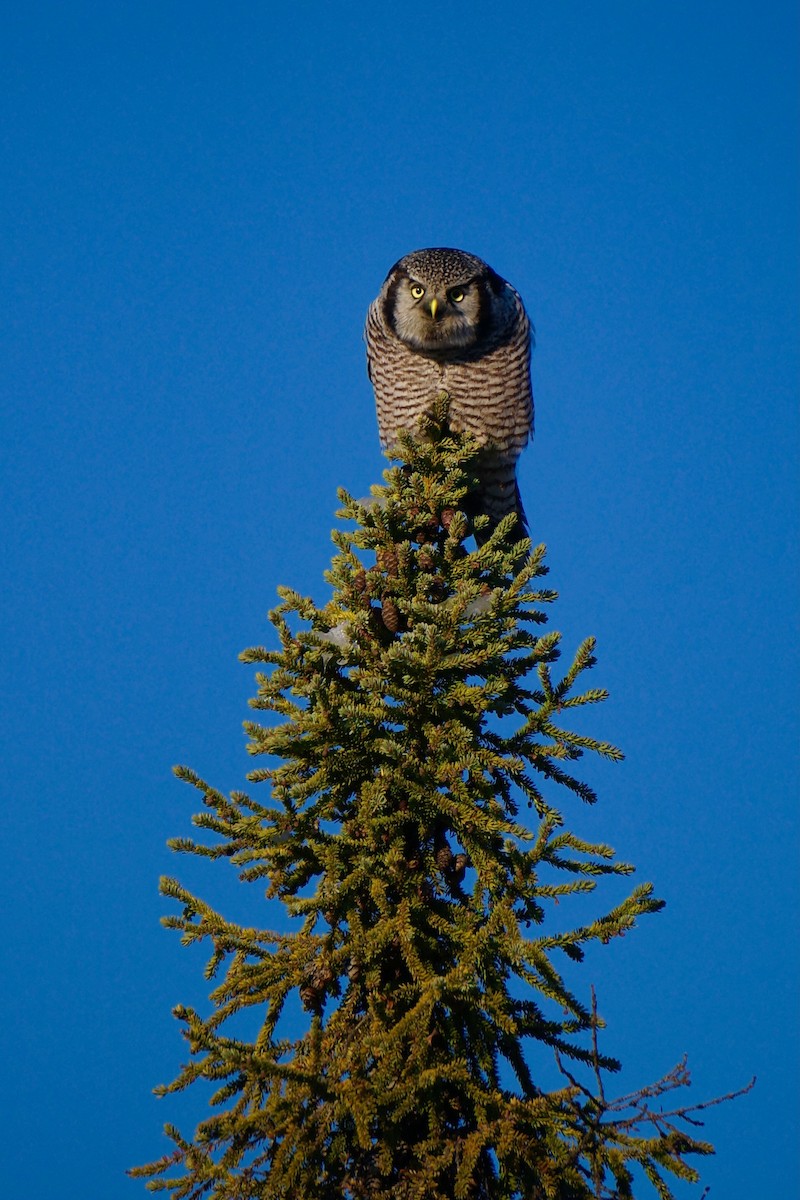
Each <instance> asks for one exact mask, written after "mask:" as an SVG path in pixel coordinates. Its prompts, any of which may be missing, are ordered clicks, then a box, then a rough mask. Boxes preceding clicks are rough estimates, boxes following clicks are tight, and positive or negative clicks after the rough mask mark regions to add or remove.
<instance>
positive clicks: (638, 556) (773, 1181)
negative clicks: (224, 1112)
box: [0, 0, 798, 1200]
mask: <svg viewBox="0 0 800 1200" xmlns="http://www.w3.org/2000/svg"><path fill="white" fill-rule="evenodd" d="M797 34H798V30H797V20H796V16H795V5H794V4H792V3H789V2H786V3H784V2H782V0H773V2H772V3H770V4H763V3H759V4H757V3H754V2H741V0H726V2H724V3H723V2H722V0H701V2H700V3H698V2H697V0H694V2H692V3H688V2H686V0H677V2H676V3H672V4H656V3H642V2H641V0H629V2H615V0H609V2H606V3H602V4H600V3H597V2H591V0H578V2H574V3H573V2H565V3H559V4H553V3H548V4H545V3H541V2H539V0H535V2H533V3H521V0H516V2H515V3H510V2H507V0H496V2H495V3H493V4H491V5H483V4H478V3H468V2H466V3H465V2H462V3H458V4H456V3H453V2H452V0H439V2H438V3H436V4H430V3H429V4H422V3H419V0H409V2H406V3H404V4H403V5H402V6H400V5H391V6H389V5H381V6H375V7H374V8H370V7H368V6H367V5H361V4H359V5H356V4H348V3H343V4H335V5H334V4H323V3H302V2H301V3H297V4H294V5H285V4H284V5H280V6H278V5H268V4H266V3H260V4H243V3H230V4H226V5H224V6H223V5H221V4H212V3H208V2H204V0H201V2H199V3H193V4H180V3H164V2H163V0H162V2H161V3H159V4H153V3H151V2H150V0H139V2H137V3H136V4H133V3H128V4H117V3H113V2H111V3H107V4H104V5H99V4H97V5H89V4H86V3H85V2H82V0H78V2H75V3H69V4H63V3H62V4H56V3H38V2H37V0H28V2H27V3H25V4H6V5H4V6H3V14H2V17H1V18H0V79H2V83H0V104H1V105H2V159H3V169H2V173H0V210H1V211H2V227H3V237H2V245H0V256H1V257H2V266H1V267H0V278H2V306H3V310H4V320H3V322H2V328H1V329H0V358H1V359H2V362H1V364H0V380H1V383H0V387H1V388H2V393H1V395H2V400H1V403H2V436H1V437H0V471H1V472H2V488H1V489H0V505H2V509H3V511H2V518H1V522H0V538H1V539H2V563H3V586H2V589H1V590H0V613H1V622H2V623H1V627H0V667H1V669H2V674H3V687H2V696H3V712H2V739H3V743H4V747H3V754H2V766H0V770H1V771H2V798H3V826H4V842H3V845H4V852H3V873H2V886H3V891H4V893H5V895H4V899H3V907H4V912H5V921H4V955H3V958H4V961H3V983H2V993H3V1010H2V1021H1V1022H0V1030H1V1031H2V1038H3V1041H4V1050H3V1067H4V1071H3V1074H4V1076H5V1086H4V1108H5V1115H4V1119H3V1133H2V1137H3V1139H4V1140H5V1142H6V1144H5V1145H4V1146H3V1148H2V1163H3V1166H2V1174H3V1192H4V1194H5V1195H8V1196H15V1197H17V1196H24V1197H25V1198H26V1200H51V1198H52V1197H55V1196H58V1197H59V1200H101V1198H102V1200H117V1198H118V1197H119V1198H125V1197H135V1196H137V1195H142V1194H143V1190H142V1187H141V1185H139V1184H136V1183H133V1182H130V1181H128V1180H127V1179H126V1178H125V1177H124V1175H123V1171H124V1168H126V1167H127V1166H129V1165H131V1164H134V1163H137V1162H141V1161H144V1160H146V1159H148V1158H151V1157H154V1156H156V1155H157V1154H159V1153H161V1151H162V1149H163V1147H164V1142H163V1141H162V1137H161V1132H160V1130H161V1125H162V1123H163V1121H164V1120H168V1119H177V1120H184V1119H185V1120H186V1121H187V1123H191V1119H192V1117H193V1116H195V1115H196V1114H197V1110H198V1103H197V1101H195V1102H188V1103H183V1102H181V1103H178V1102H175V1103H172V1102H169V1101H166V1102H165V1101H161V1102H158V1101H156V1100H155V1099H153V1097H152V1096H151V1094H150V1088H151V1087H152V1086H153V1085H154V1084H156V1083H158V1082H159V1081H163V1080H166V1079H169V1078H171V1077H172V1075H173V1073H174V1070H175V1068H176V1066H177V1064H178V1062H179V1061H180V1060H181V1059H182V1056H183V1049H184V1047H183V1043H182V1042H181V1040H180V1038H179V1034H178V1026H177V1024H176V1023H175V1022H174V1021H173V1020H172V1018H171V1017H170V1015H169V1012H170V1008H171V1006H172V1005H173V1004H175V1003H177V1002H186V1003H194V1004H197V1005H198V1006H202V1004H203V999H204V997H205V995H206V993H207V985H206V984H205V983H204V981H203V979H202V977H201V962H202V960H201V959H200V958H199V957H195V956H194V955H193V954H190V953H188V952H186V951H183V950H181V949H180V947H179V944H178V940H177V938H176V937H175V936H174V935H171V934H168V933H166V932H164V931H163V930H162V929H161V928H160V926H159V924H158V918H159V915H160V914H161V913H162V912H164V911H165V910H166V908H167V906H166V903H165V902H164V901H162V900H161V899H160V897H159V896H158V894H157V891H156V882H157V878H158V876H159V874H161V873H163V872H171V873H178V874H179V875H180V876H181V878H182V879H184V880H185V881H186V882H187V883H188V884H190V885H192V886H196V887H198V888H200V889H202V891H203V893H204V894H205V895H206V896H207V897H208V898H209V899H210V900H212V901H215V902H217V903H220V904H222V905H224V906H226V911H228V912H230V913H231V914H232V915H237V914H238V915H245V914H247V913H248V911H249V912H250V914H251V915H250V916H249V917H246V919H249V920H250V921H252V922H254V923H257V922H258V921H259V920H261V909H260V906H259V900H258V896H257V894H256V892H255V891H253V892H247V893H244V889H242V888H240V887H238V885H236V884H235V882H233V880H232V879H229V878H228V875H227V874H226V871H225V869H224V868H222V867H218V868H216V869H212V870H210V871H207V872H202V871H200V869H199V867H198V866H196V865H194V864H192V863H189V862H183V861H175V860H174V859H173V858H172V857H171V855H170V854H169V852H168V851H167V849H166V848H165V841H166V839H167V838H168V837H169V836H172V835H176V834H184V833H186V832H187V831H188V825H189V816H190V813H191V812H192V811H194V809H195V807H196V805H195V799H194V795H193V794H192V793H191V792H190V791H189V789H187V788H185V787H182V786H181V785H179V784H178V783H177V782H174V781H173V780H172V778H171V775H170V768H171V765H172V764H173V763H176V762H185V763H188V764H190V765H191V766H193V767H194V768H195V769H196V770H198V771H199V772H200V773H201V774H204V775H205V776H207V777H208V778H209V779H210V780H211V781H212V782H213V783H215V784H216V785H217V786H219V787H221V788H224V789H229V788H233V787H241V786H242V785H243V781H244V774H245V772H246V770H247V769H248V767H249V766H250V765H251V763H250V760H248V759H247V756H246V754H245V751H244V741H245V740H244V736H243V734H242V732H241V721H242V720H243V719H245V718H246V717H247V716H248V710H247V708H246V699H247V697H248V696H249V695H251V694H252V692H253V683H252V672H251V670H250V669H249V668H245V667H243V666H241V665H239V664H238V663H237V660H236V656H237V654H238V652H239V650H241V649H242V648H243V647H245V646H247V645H251V644H253V643H258V642H261V641H263V640H264V639H265V638H266V637H267V636H268V629H267V627H266V622H265V619H264V614H265V612H266V610H267V609H268V608H269V607H271V606H272V604H273V602H274V599H275V588H276V586H277V585H278V584H280V583H286V584H290V585H292V586H294V587H296V588H298V589H299V590H301V591H304V592H308V593H310V594H312V595H314V596H315V597H316V598H318V599H324V598H325V596H326V594H327V592H326V587H325V585H324V583H323V581H322V571H323V569H324V568H325V567H326V565H327V563H328V561H329V557H330V553H331V547H330V543H329V540H328V538H329V531H330V529H331V527H332V525H333V524H334V520H333V511H334V508H335V506H336V500H335V489H336V487H337V486H338V485H340V484H341V485H346V486H347V487H348V488H350V489H351V490H352V491H354V492H355V493H356V494H359V495H361V494H364V493H365V492H367V490H368V488H369V485H370V483H371V482H373V481H375V480H377V479H379V477H380V472H381V470H382V465H383V464H382V460H381V457H380V454H379V450H378V441H377V433H376V423H375V417H374V411H373V402H372V396H371V391H370V388H369V384H368V381H367V378H366V375H365V371H364V362H363V358H364V355H363V345H362V341H361V331H362V325H363V318H364V313H365V310H366V308H367V305H368V303H369V302H370V300H371V299H372V297H373V296H374V294H375V293H376V291H377V289H378V287H379V286H380V283H381V280H382V278H383V276H384V274H385V272H386V270H387V269H388V267H389V266H390V265H391V264H392V263H393V262H394V261H395V260H396V259H397V258H398V257H400V255H402V254H403V253H405V252H407V251H409V250H412V249H415V248H417V247H420V246H428V245H436V244H444V245H454V246H461V247H463V248H465V249H467V250H470V251H472V252H474V253H477V254H479V255H481V256H483V257H484V258H486V259H487V260H488V261H489V262H490V263H491V264H492V266H494V267H495V269H496V270H498V271H499V272H500V273H501V274H503V275H505V276H506V277H507V278H508V279H510V280H511V281H512V282H513V283H514V284H515V285H516V287H517V288H518V289H519V290H520V291H521V293H522V294H523V296H524V297H525V300H526V302H527V305H528V308H529V310H530V312H531V315H532V317H533V320H534V322H535V324H536V327H537V335H538V348H537V351H536V355H535V360H534V372H535V373H534V381H535V390H536V398H537V436H536V441H535V444H534V446H533V447H532V449H530V450H529V451H528V452H527V453H526V455H525V457H524V459H523V460H522V463H521V469H520V483H521V489H522V494H523V497H524V500H525V506H526V508H527V511H528V513H529V515H530V518H531V524H532V528H533V534H534V537H535V538H536V539H537V540H541V541H545V542H547V543H548V546H549V553H550V565H551V569H552V574H551V580H552V583H553V585H554V586H555V587H557V588H558V589H559V591H560V592H561V596H562V599H561V600H560V602H559V604H558V605H557V607H556V610H555V613H554V623H555V625H556V627H558V628H560V629H562V630H563V632H564V635H565V638H566V641H567V645H574V644H576V643H577V642H578V641H579V640H580V639H581V638H582V637H583V636H584V635H586V634H589V633H593V634H596V635H597V637H598V639H599V657H600V666H599V668H598V670H597V672H596V682H597V683H598V684H601V683H602V684H604V685H606V686H608V687H609V688H610V689H611V692H612V700H611V702H610V703H609V704H607V705H606V706H604V708H603V709H599V710H595V711H594V712H593V714H592V717H593V724H592V727H593V731H594V732H596V733H597V734H598V735H599V736H602V737H607V738H609V739H611V740H614V741H616V742H618V743H619V744H621V745H622V746H623V748H624V749H625V751H626V753H627V755H628V758H627V761H626V762H625V763H624V764H623V765H622V766H620V767H616V768H613V769H612V768H611V767H608V768H602V769H601V768H592V770H593V771H594V774H593V776H592V778H593V781H594V782H595V783H597V785H598V786H599V788H600V789H601V804H600V805H599V806H598V808H597V809H595V810H592V811H591V812H587V811H585V810H579V809H573V810H571V818H572V824H573V827H574V828H575V829H576V830H577V831H578V832H583V833H585V834H586V835H587V836H594V835H597V836H599V837H602V838H604V839H605V840H607V841H609V842H610V843H611V844H613V845H615V846H616V847H617V849H618V851H619V853H620V854H621V855H622V856H623V857H625V858H627V859H629V860H632V861H633V862H635V863H636V864H637V865H638V868H639V876H638V877H639V878H641V879H652V880H654V882H655V884H656V888H657V892H658V894H660V895H661V896H663V897H664V898H665V899H666V900H667V908H666V910H665V911H664V913H663V914H661V915H660V916H657V917H654V918H651V919H650V920H648V921H646V922H644V923H643V924H642V925H641V926H640V928H639V929H638V931H637V932H636V933H635V934H634V935H632V936H631V937H630V938H628V939H626V940H625V942H624V943H619V944H618V945H614V946H611V947H609V948H608V949H607V950H606V951H605V952H604V953H603V954H602V955H600V956H598V957H597V958H596V959H595V958H593V959H592V960H591V961H590V964H589V966H588V968H587V973H586V984H587V987H588V983H589V982H590V981H593V982H594V983H595V984H596V985H597V988H598V991H599V995H600V1003H601V1008H602V1010H603V1012H604V1013H605V1015H606V1017H607V1019H608V1022H609V1032H608V1035H607V1042H606V1049H607V1050H608V1051H609V1052H612V1053H616V1054H618V1055H619V1056H620V1057H621V1058H622V1059H623V1061H624V1063H625V1066H626V1072H625V1077H624V1083H626V1084H631V1085H635V1084H638V1083H644V1082H647V1081H649V1080H651V1079H652V1078H654V1077H655V1076H657V1075H658V1074H660V1073H662V1072H663V1071H665V1070H667V1069H668V1068H669V1067H671V1066H672V1064H673V1063H674V1062H675V1061H676V1060H677V1059H678V1058H679V1057H680V1055H681V1054H683V1053H684V1052H687V1053H688V1054H689V1059H690V1064H691V1066H692V1068H693V1072H694V1080H695V1086H694V1088H693V1096H694V1097H695V1098H696V1099H698V1100H700V1099H702V1098H704V1097H707V1096H710V1095H713V1094H716V1093H719V1092H724V1091H727V1090H728V1089H730V1088H734V1087H736V1086H738V1085H740V1084H742V1083H744V1082H746V1080H747V1079H748V1078H749V1077H750V1076H751V1075H752V1074H757V1075H758V1077H759V1082H758V1086H757V1089H756V1091H755V1092H754V1093H753V1094H752V1095H750V1096H749V1097H747V1098H745V1099H743V1100H741V1101H739V1102H738V1103H736V1104H735V1105H731V1106H727V1107H724V1108H722V1109H719V1110H715V1111H712V1113H711V1114H710V1115H709V1120H708V1124H707V1127H706V1132H707V1134H708V1136H709V1137H710V1139H711V1140H712V1141H714V1142H715V1143H716V1144H717V1147H718V1155H717V1157H716V1158H715V1159H714V1160H711V1161H710V1162H709V1163H707V1164H706V1167H705V1174H704V1179H705V1181H706V1182H708V1183H709V1184H711V1187H712V1191H711V1194H710V1197H709V1200H759V1198H760V1197H777V1196H780V1197H781V1198H782V1200H783V1198H784V1197H788V1196H789V1190H790V1188H791V1187H792V1186H793V1185H794V1184H793V1182H792V1181H794V1182H796V1169H797V1161H796V1146H795V1138H796V1130H793V1129H792V1125H793V1123H794V1121H795V1113H796V1096H797V1070H798V1063H797V1053H796V1051H797V1041H796V1036H797V1034H796V1025H797V994H798V977H797V957H796V948H795V939H794V937H793V935H792V933H791V932H790V930H793V928H794V926H792V925H790V922H792V920H793V918H794V917H795V915H796V911H797V885H796V879H797V870H798V858H797V822H796V812H797V794H796V779H797V766H798V763H797V755H796V741H797V722H796V692H797V679H798V661H797V658H798V655H797V627H796V621H795V614H794V612H793V611H792V610H793V607H794V604H795V592H796V582H797V581H796V575H795V572H796V567H797V556H796V546H797V519H796V518H797V513H796V507H795V483H794V478H793V469H792V468H793V467H796V462H794V461H793V460H794V458H795V451H796V444H797V418H796V394H795V385H796V378H797V366H798V363H797V348H796V315H797V248H798V247H797V227H796V216H795V214H796V211H797V207H798V188H797V182H798V180H797V156H796V136H797V108H796V104H797V102H796V94H797V62H796V49H795V47H796V45H797ZM597 903H598V907H599V905H600V903H601V901H600V900H598V902H597ZM249 905H252V906H253V907H252V908H250V909H248V906H249ZM699 1190H700V1189H698V1190H697V1191H695V1190H694V1189H692V1190H690V1191H687V1192H685V1193H684V1192H682V1193H681V1195H682V1196H683V1195H684V1194H685V1195H695V1196H697V1195H699Z"/></svg>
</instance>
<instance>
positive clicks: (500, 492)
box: [465, 456, 528, 546]
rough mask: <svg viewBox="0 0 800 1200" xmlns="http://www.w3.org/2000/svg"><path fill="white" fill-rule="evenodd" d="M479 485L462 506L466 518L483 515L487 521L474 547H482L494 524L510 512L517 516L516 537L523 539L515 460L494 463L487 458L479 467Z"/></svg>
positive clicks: (525, 521) (525, 528) (524, 531)
mask: <svg viewBox="0 0 800 1200" xmlns="http://www.w3.org/2000/svg"><path fill="white" fill-rule="evenodd" d="M479 481H480V482H479V486H478V487H477V488H476V489H475V491H474V492H472V493H471V494H470V495H469V496H468V497H467V498H466V504H465V507H466V509H467V515H468V516H471V517H477V516H479V515H483V514H485V515H486V516H487V517H488V518H489V522H490V523H489V525H488V526H487V527H486V528H485V529H482V530H480V532H476V534H475V541H476V542H477V543H478V545H479V546H482V545H483V544H484V542H486V541H487V540H488V539H489V538H490V537H491V535H492V533H493V532H494V530H495V529H496V527H497V524H498V522H499V521H501V520H502V519H503V517H506V516H508V514H509V513H511V512H513V513H516V515H517V524H518V525H519V530H518V531H517V532H516V536H517V537H519V538H522V537H525V536H526V535H527V533H528V519H527V517H526V516H525V509H524V508H523V506H522V498H521V497H520V494H519V485H518V484H517V472H516V460H515V461H513V462H508V461H505V462H503V461H500V462H498V461H497V459H495V458H494V457H493V456H492V458H488V456H487V459H486V460H484V462H483V463H482V464H481V466H480V472H479Z"/></svg>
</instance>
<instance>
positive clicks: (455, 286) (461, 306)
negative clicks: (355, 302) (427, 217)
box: [383, 248, 509, 354]
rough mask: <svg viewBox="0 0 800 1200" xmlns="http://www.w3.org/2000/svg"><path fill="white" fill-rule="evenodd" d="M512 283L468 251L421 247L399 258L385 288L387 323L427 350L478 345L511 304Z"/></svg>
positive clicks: (431, 351) (458, 349)
mask: <svg viewBox="0 0 800 1200" xmlns="http://www.w3.org/2000/svg"><path fill="white" fill-rule="evenodd" d="M508 290H509V289H508V285H507V284H506V282H505V280H503V279H501V278H500V276H499V275H498V274H496V272H494V271H493V270H492V268H491V267H490V266H488V265H487V264H486V263H485V262H484V261H483V259H480V258H476V257H475V255H474V254H467V253H465V252H464V251H463V250H448V249H442V248H436V249H431V250H415V251H414V252H413V253H412V254H407V255H406V256H405V258H401V259H400V261H399V262H397V263H395V265H394V266H393V267H392V269H391V271H390V272H389V274H388V275H387V277H386V283H385V284H384V289H383V297H384V300H383V313H384V318H385V320H386V322H387V323H388V324H389V326H390V327H391V328H392V329H393V330H394V332H395V333H396V334H397V336H398V337H399V338H400V340H401V341H403V342H406V343H407V344H408V345H409V346H413V347H414V349H415V350H419V351H422V352H423V353H426V352H427V353H429V354H437V353H444V354H447V353H448V352H458V351H460V350H466V349H469V348H470V347H472V346H475V345H478V344H479V343H480V342H481V341H482V339H483V338H484V337H485V336H486V334H487V333H488V332H489V331H491V330H492V329H493V328H495V327H496V326H497V325H498V322H499V320H500V318H501V315H502V313H503V312H505V310H506V309H507V302H506V293H507V291H508Z"/></svg>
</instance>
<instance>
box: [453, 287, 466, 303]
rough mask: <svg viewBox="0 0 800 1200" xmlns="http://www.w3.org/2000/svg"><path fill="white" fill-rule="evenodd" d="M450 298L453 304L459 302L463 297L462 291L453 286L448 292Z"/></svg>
mask: <svg viewBox="0 0 800 1200" xmlns="http://www.w3.org/2000/svg"><path fill="white" fill-rule="evenodd" d="M450 299H451V300H452V301H453V304H460V303H461V301H462V300H463V299H464V292H463V291H462V289H461V288H453V290H452V292H451V293H450Z"/></svg>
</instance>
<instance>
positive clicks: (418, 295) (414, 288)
mask: <svg viewBox="0 0 800 1200" xmlns="http://www.w3.org/2000/svg"><path fill="white" fill-rule="evenodd" d="M411 295H412V296H413V297H414V299H415V300H421V299H422V297H423V296H424V295H425V288H424V287H423V286H422V284H421V283H412V285H411Z"/></svg>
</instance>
